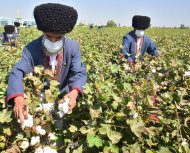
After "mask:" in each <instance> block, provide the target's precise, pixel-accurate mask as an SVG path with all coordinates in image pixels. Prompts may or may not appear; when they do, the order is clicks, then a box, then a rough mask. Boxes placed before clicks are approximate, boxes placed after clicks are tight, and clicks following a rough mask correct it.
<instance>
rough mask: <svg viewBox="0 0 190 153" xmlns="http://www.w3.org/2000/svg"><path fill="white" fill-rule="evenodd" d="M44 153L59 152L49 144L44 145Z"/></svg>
mask: <svg viewBox="0 0 190 153" xmlns="http://www.w3.org/2000/svg"><path fill="white" fill-rule="evenodd" d="M44 153H57V151H56V150H55V149H52V148H50V147H48V146H46V147H44Z"/></svg>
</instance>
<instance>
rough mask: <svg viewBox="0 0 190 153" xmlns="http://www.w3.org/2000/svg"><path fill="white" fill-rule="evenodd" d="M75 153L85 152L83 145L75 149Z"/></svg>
mask: <svg viewBox="0 0 190 153" xmlns="http://www.w3.org/2000/svg"><path fill="white" fill-rule="evenodd" d="M73 153H83V149H82V145H81V146H80V147H79V148H77V149H75V150H73Z"/></svg>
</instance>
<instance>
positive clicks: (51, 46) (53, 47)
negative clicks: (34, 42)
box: [43, 37, 63, 54]
mask: <svg viewBox="0 0 190 153" xmlns="http://www.w3.org/2000/svg"><path fill="white" fill-rule="evenodd" d="M43 45H44V47H45V48H46V49H47V51H48V52H49V53H50V54H56V53H58V52H59V51H60V50H61V48H62V47H63V39H61V40H58V41H56V42H54V43H53V42H51V41H50V40H48V39H47V38H45V37H44V41H43Z"/></svg>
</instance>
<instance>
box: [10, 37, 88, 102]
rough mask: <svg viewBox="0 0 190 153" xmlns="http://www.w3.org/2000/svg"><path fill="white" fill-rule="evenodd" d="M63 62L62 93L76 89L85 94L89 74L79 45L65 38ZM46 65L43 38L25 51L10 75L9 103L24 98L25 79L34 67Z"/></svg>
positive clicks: (61, 73) (61, 74)
mask: <svg viewBox="0 0 190 153" xmlns="http://www.w3.org/2000/svg"><path fill="white" fill-rule="evenodd" d="M63 41H64V47H63V49H64V52H63V53H62V59H63V62H62V64H61V68H60V76H59V78H57V80H58V81H59V82H60V91H61V92H64V91H66V90H67V89H68V88H69V90H70V91H71V90H73V89H76V90H78V91H79V92H80V93H82V92H83V86H84V85H85V83H86V80H87V72H86V69H85V67H84V65H83V64H82V62H81V56H80V46H79V44H78V43H77V42H76V41H74V40H70V39H68V38H64V40H63ZM37 65H43V66H44V65H45V60H44V51H43V47H42V36H41V37H39V38H38V39H36V40H34V41H32V42H31V43H29V44H28V45H26V46H25V48H24V49H23V54H22V58H21V60H20V61H19V62H18V63H16V64H15V66H14V67H13V70H12V72H11V73H10V76H9V80H8V89H7V101H10V100H13V98H15V97H17V96H23V94H24V87H23V77H24V76H25V74H27V73H30V72H32V71H33V68H34V66H37Z"/></svg>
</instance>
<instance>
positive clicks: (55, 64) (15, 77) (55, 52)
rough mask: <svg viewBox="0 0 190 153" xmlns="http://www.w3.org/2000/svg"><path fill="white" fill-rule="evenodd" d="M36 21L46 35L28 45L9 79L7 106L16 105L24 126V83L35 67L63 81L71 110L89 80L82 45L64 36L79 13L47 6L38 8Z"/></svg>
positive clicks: (25, 112)
mask: <svg viewBox="0 0 190 153" xmlns="http://www.w3.org/2000/svg"><path fill="white" fill-rule="evenodd" d="M34 18H35V21H36V24H37V28H38V30H40V31H42V32H43V35H42V36H40V37H39V38H37V39H36V40H34V41H32V42H30V43H29V44H28V45H26V47H25V48H24V49H23V55H22V59H21V60H20V61H19V62H18V63H17V64H16V65H15V66H14V68H13V70H12V72H11V74H10V76H9V80H8V89H7V104H8V105H13V106H14V112H15V115H16V116H19V118H20V120H21V123H22V122H23V120H24V117H26V116H27V104H26V101H25V99H24V88H23V83H22V82H23V81H22V80H23V76H24V75H25V74H26V73H30V72H32V71H33V68H34V66H37V65H43V66H44V67H45V68H46V69H50V70H51V71H52V74H53V75H54V76H55V78H56V80H58V81H59V82H60V92H61V93H62V92H68V94H67V95H66V96H65V97H64V98H69V99H70V101H69V104H68V107H69V110H72V109H73V108H74V107H75V106H76V99H77V96H78V95H82V93H83V86H84V85H85V83H86V80H87V73H86V69H85V67H84V65H83V64H82V62H81V56H80V46H79V44H78V43H77V42H76V41H74V40H71V39H68V38H66V37H65V34H66V33H69V32H71V31H72V30H73V28H74V26H75V24H76V21H77V18H78V14H77V11H76V10H75V9H74V8H72V7H69V6H66V5H61V4H55V3H47V4H42V5H39V6H37V7H35V9H34ZM64 98H63V99H64Z"/></svg>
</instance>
